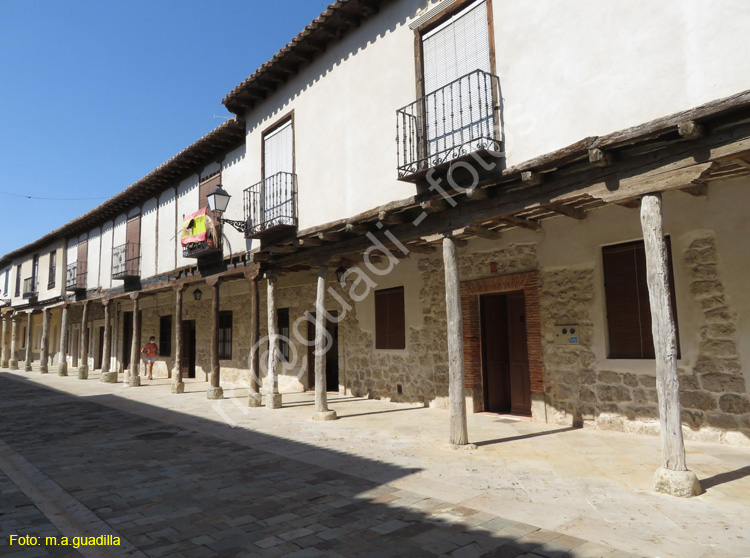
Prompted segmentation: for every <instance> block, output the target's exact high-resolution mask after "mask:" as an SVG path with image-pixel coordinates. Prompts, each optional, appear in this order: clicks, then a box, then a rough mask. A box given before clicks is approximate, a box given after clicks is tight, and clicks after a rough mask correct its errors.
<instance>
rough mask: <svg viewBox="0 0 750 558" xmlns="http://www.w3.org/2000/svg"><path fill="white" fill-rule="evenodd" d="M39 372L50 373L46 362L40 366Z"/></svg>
mask: <svg viewBox="0 0 750 558" xmlns="http://www.w3.org/2000/svg"><path fill="white" fill-rule="evenodd" d="M39 373H40V374H49V368H47V365H46V364H42V365H40V366H39Z"/></svg>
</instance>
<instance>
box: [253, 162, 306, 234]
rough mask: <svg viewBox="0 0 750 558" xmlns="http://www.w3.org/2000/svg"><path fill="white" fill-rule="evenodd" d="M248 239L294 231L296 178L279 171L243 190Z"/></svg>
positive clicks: (295, 221)
mask: <svg viewBox="0 0 750 558" xmlns="http://www.w3.org/2000/svg"><path fill="white" fill-rule="evenodd" d="M244 202H245V221H246V222H247V232H246V233H245V236H246V237H247V238H261V237H264V236H266V235H270V234H272V233H278V234H279V235H283V234H286V233H289V232H292V231H296V230H297V175H296V174H292V173H290V172H279V173H276V174H274V175H272V176H269V177H268V178H266V179H265V180H262V181H261V182H258V183H257V184H253V185H252V186H250V187H249V188H248V189H246V190H245V199H244Z"/></svg>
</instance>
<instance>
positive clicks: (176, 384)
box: [172, 285, 185, 393]
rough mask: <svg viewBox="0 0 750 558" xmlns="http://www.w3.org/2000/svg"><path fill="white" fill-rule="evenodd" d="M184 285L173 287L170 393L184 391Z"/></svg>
mask: <svg viewBox="0 0 750 558" xmlns="http://www.w3.org/2000/svg"><path fill="white" fill-rule="evenodd" d="M183 292H185V287H183V286H182V285H180V286H178V287H175V303H174V317H175V325H174V345H175V347H174V368H173V369H172V377H173V378H174V381H173V382H172V393H185V383H184V382H183V381H182V293H183Z"/></svg>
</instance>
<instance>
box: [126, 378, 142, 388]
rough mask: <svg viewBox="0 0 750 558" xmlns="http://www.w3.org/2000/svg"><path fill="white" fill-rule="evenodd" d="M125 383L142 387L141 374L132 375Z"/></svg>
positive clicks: (128, 385)
mask: <svg viewBox="0 0 750 558" xmlns="http://www.w3.org/2000/svg"><path fill="white" fill-rule="evenodd" d="M125 385H126V386H127V387H140V385H141V377H140V376H131V377H130V380H129V381H128V382H125Z"/></svg>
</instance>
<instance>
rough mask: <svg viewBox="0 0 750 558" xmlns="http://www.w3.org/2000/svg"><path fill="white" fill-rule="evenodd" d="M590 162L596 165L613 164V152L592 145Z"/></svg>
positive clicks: (606, 165)
mask: <svg viewBox="0 0 750 558" xmlns="http://www.w3.org/2000/svg"><path fill="white" fill-rule="evenodd" d="M589 163H591V164H592V165H594V166H595V167H609V166H610V165H612V153H611V152H609V151H605V150H604V149H599V148H598V147H592V148H591V149H589Z"/></svg>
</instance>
